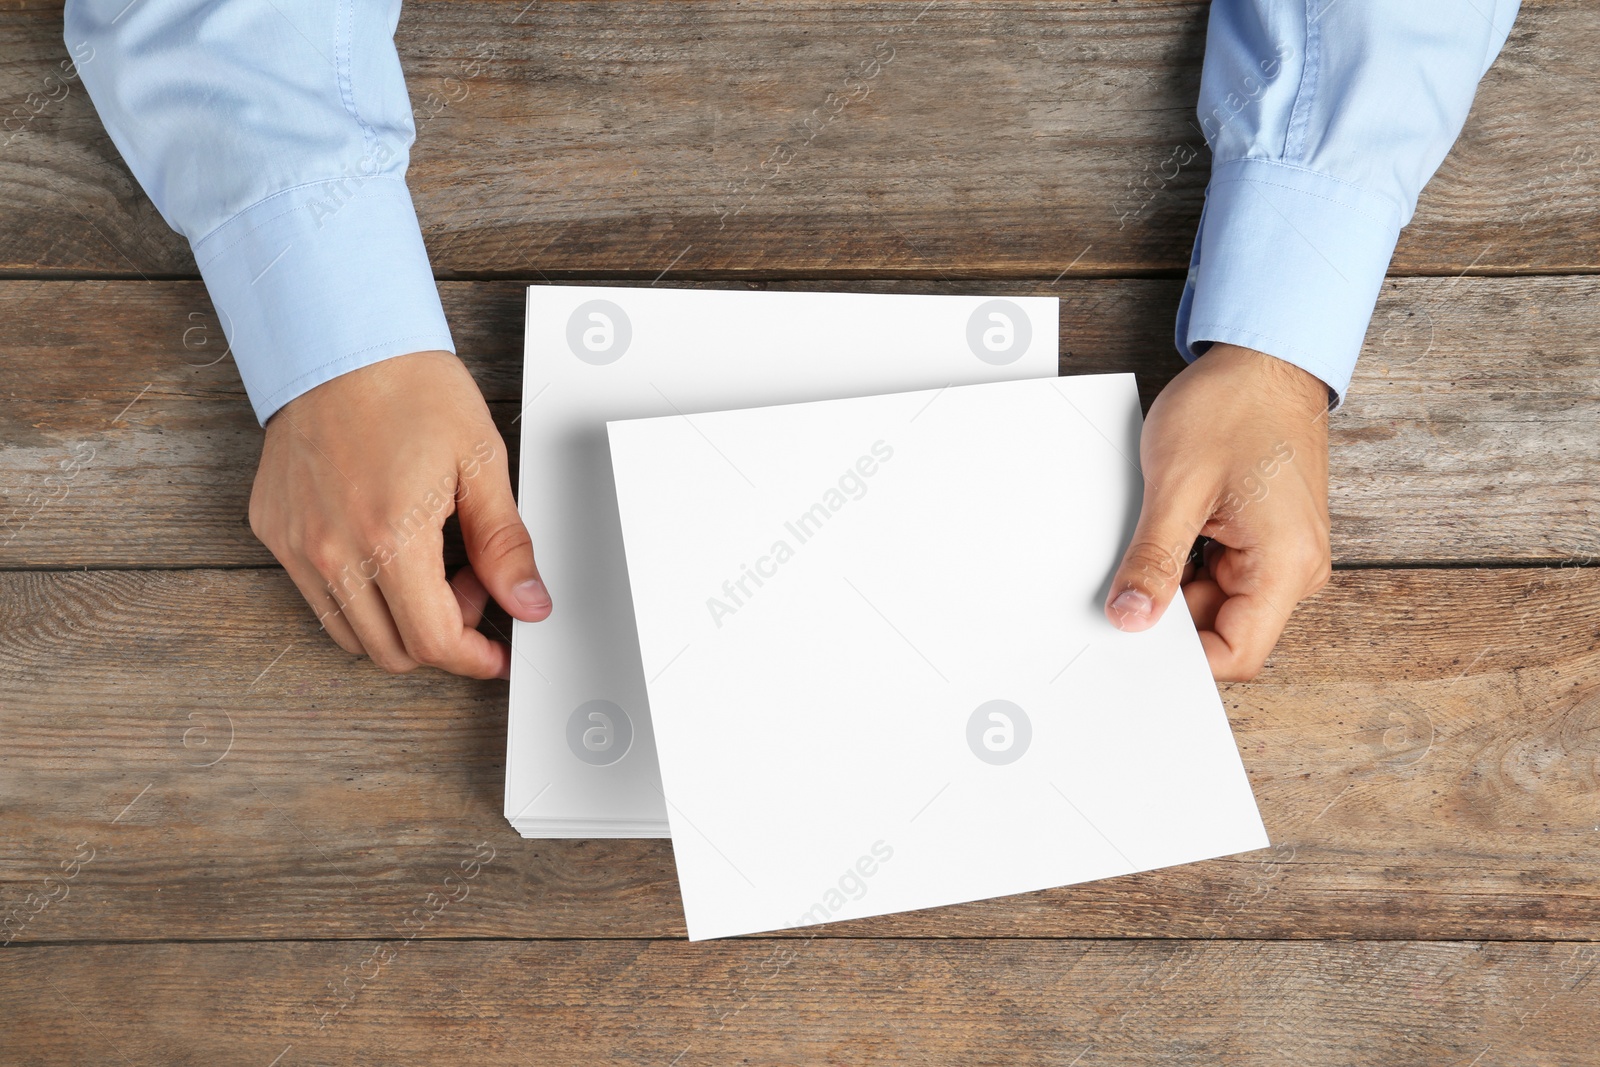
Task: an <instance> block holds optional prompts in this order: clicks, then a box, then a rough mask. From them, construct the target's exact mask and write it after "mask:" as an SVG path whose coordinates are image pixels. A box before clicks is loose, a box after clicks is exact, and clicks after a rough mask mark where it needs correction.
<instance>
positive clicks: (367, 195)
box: [194, 175, 405, 267]
mask: <svg viewBox="0 0 1600 1067" xmlns="http://www.w3.org/2000/svg"><path fill="white" fill-rule="evenodd" d="M349 180H350V179H349V178H322V179H319V180H317V181H314V182H306V183H304V184H303V185H296V186H295V187H294V188H292V189H284V190H282V191H281V192H276V193H273V194H272V195H271V196H268V197H263V198H262V199H260V200H257V201H256V202H255V203H254V204H251V205H250V206H249V207H247V208H245V209H244V210H243V211H241V212H239V213H238V214H237V215H234V216H233V217H232V218H230V219H229V220H228V221H227V222H224V223H223V224H222V225H221V226H218V227H217V228H216V229H214V230H212V231H211V232H210V233H208V234H206V235H205V236H204V237H202V238H201V239H200V240H198V241H196V242H195V243H194V247H195V248H199V247H200V246H201V245H203V244H205V243H206V242H207V241H209V240H211V238H212V237H214V236H216V235H217V234H218V233H220V232H221V231H222V230H224V229H226V228H227V227H228V226H229V225H230V224H231V223H233V222H235V221H236V220H238V219H240V218H242V217H243V216H245V215H247V214H249V213H250V212H252V211H254V210H255V209H256V208H258V207H260V206H261V205H263V204H268V203H271V202H272V201H273V200H276V199H277V198H278V197H280V196H288V195H289V194H290V193H297V192H300V191H301V190H303V189H311V188H315V187H316V186H319V185H333V184H335V183H336V182H346V181H349ZM368 180H369V181H370V180H373V179H368ZM378 180H381V181H385V182H395V183H397V184H399V185H400V187H401V188H402V189H404V188H405V183H404V182H402V181H400V179H398V178H393V177H389V176H388V175H381V176H378ZM380 195H382V196H392V195H393V190H388V189H383V188H378V189H371V190H362V191H361V192H357V193H353V194H352V195H350V196H349V197H347V198H346V199H344V200H342V201H340V206H341V207H342V206H343V205H344V204H348V203H350V202H351V201H352V200H371V199H374V198H377V197H379V196H380ZM308 206H309V205H306V204H296V205H295V206H294V207H288V208H284V209H283V210H282V211H280V212H278V213H277V214H276V215H269V216H268V217H266V218H264V219H261V220H259V221H257V222H255V223H254V224H253V225H251V227H250V228H249V229H247V230H245V231H244V232H243V233H241V234H239V235H238V236H237V237H235V238H234V239H233V240H232V241H230V242H228V243H227V244H225V245H223V246H222V247H221V248H219V249H217V250H215V251H214V252H212V253H210V254H209V255H207V256H206V258H205V260H204V261H203V262H197V263H196V266H202V267H203V266H205V265H206V264H208V263H213V262H215V261H216V259H217V257H218V256H220V255H222V254H223V253H224V252H226V251H228V250H229V249H231V248H233V247H234V246H235V245H237V244H238V243H239V242H241V241H243V240H245V239H247V238H248V237H249V236H250V235H251V234H253V233H255V232H256V231H257V230H259V229H261V228H262V227H263V226H265V225H267V224H268V223H271V222H276V221H277V220H278V219H281V218H283V217H284V216H285V215H293V214H294V213H295V212H297V211H304V210H305V209H306V208H307V207H308Z"/></svg>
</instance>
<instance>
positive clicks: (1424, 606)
mask: <svg viewBox="0 0 1600 1067" xmlns="http://www.w3.org/2000/svg"><path fill="white" fill-rule="evenodd" d="M0 618H4V619H5V620H6V625H5V627H4V629H3V632H0V736H3V737H5V738H6V745H5V747H4V750H3V753H0V768H3V773H0V810H3V811H4V813H5V816H4V821H5V825H6V833H5V834H4V835H0V904H3V905H5V906H7V907H9V906H13V905H18V904H20V903H21V902H23V901H24V900H25V899H26V898H27V894H29V893H37V894H40V896H39V897H38V899H43V896H44V895H47V894H48V895H53V896H56V897H60V898H61V899H59V900H58V901H56V902H55V903H52V904H49V905H47V906H43V907H42V908H41V909H40V910H39V912H38V914H37V915H32V916H31V918H30V919H28V920H27V921H26V922H25V923H24V924H23V926H22V927H21V928H20V929H18V930H17V931H16V932H17V934H18V939H19V941H57V940H78V939H89V940H102V939H115V940H123V939H146V938H160V939H184V940H188V939H213V938H307V937H387V936H392V935H393V934H394V931H395V930H396V929H397V928H400V927H401V926H402V924H403V923H404V921H405V918H406V916H407V915H408V914H409V913H410V909H412V908H414V907H416V906H417V905H418V902H419V901H420V900H421V899H423V897H424V896H425V895H426V894H428V893H429V892H435V891H437V890H438V887H439V885H440V884H441V883H442V881H443V879H444V877H445V876H446V875H447V874H450V873H451V872H452V871H453V870H455V869H456V868H457V867H458V866H459V865H460V863H461V862H462V861H463V860H464V859H466V858H468V857H470V856H472V855H473V853H474V849H475V847H476V846H478V845H479V844H485V845H486V847H487V848H489V849H491V850H493V851H494V858H493V862H491V863H489V864H487V865H486V866H485V867H484V869H483V870H482V872H481V874H480V876H479V877H478V880H477V883H476V888H475V889H474V890H473V891H472V895H471V898H470V901H469V902H467V903H465V904H464V905H463V906H462V907H452V908H451V910H450V911H449V913H448V915H447V916H445V917H442V919H441V921H440V922H439V923H438V925H437V926H435V927H433V928H432V929H431V930H430V933H429V936H445V937H577V938H615V937H664V936H666V937H675V936H681V935H682V931H683V927H682V916H681V911H680V905H679V900H678V892H677V886H676V881H675V875H674V868H673V865H672V857H671V850H670V847H669V845H668V843H667V842H662V841H653V842H651V841H646V842H639V841H612V842H606V841H522V840H521V839H519V838H517V837H516V836H515V835H514V834H513V833H512V831H511V830H510V828H509V826H508V825H507V824H506V823H505V822H504V821H503V820H502V818H501V815H500V802H501V785H502V781H503V776H504V770H503V766H504V765H503V753H504V743H505V693H506V689H505V686H504V684H496V683H478V682H471V681H467V680H462V679H457V678H450V677H446V676H444V675H442V674H439V673H437V672H432V671H422V672H418V673H416V674H413V675H409V676H401V677H391V676H388V675H385V674H383V673H382V672H381V671H379V670H378V669H377V668H375V667H374V666H372V665H371V664H370V663H367V662H365V661H357V660H354V659H352V658H351V657H350V656H348V655H346V654H345V653H343V652H341V651H339V650H338V649H337V648H336V647H335V646H334V645H333V644H332V643H331V642H329V641H328V640H327V639H326V637H325V636H323V635H322V634H320V633H319V632H317V630H316V629H315V624H314V621H313V620H312V619H311V617H310V615H309V612H308V611H307V610H306V609H305V608H304V606H303V605H302V604H301V603H300V601H299V599H298V595H297V594H296V593H295V592H294V590H293V588H292V587H291V586H290V584H289V583H288V581H287V580H286V579H285V578H284V577H283V576H282V574H281V573H278V572H275V571H255V570H242V571H240V570H235V571H205V570H200V571H181V572H179V571H144V572H127V571H124V572H89V573H75V572H57V573H40V572H12V573H8V574H4V575H0ZM1224 703H1225V705H1226V707H1227V709H1228V712H1229V715H1230V717H1231V719H1232V722H1233V726H1234V730H1235V733H1236V737H1237V740H1238V744H1239V746H1240V750H1241V753H1242V754H1243V757H1244V761H1245V766H1246V768H1247V770H1248V772H1249V774H1250V777H1251V782H1252V785H1253V787H1254V789H1255V793H1256V796H1257V798H1258V801H1259V803H1260V805H1261V809H1262V813H1263V818H1264V820H1265V822H1266V825H1267V829H1268V831H1269V834H1270V835H1271V839H1272V840H1273V842H1274V847H1273V848H1271V849H1267V850H1262V851H1260V852H1256V853H1247V854H1244V855H1241V856H1237V857H1233V858H1229V859H1222V860H1214V861H1210V862H1206V863H1199V864H1193V865H1189V866H1184V867H1179V868H1175V869H1172V870H1167V871H1154V872H1147V873H1144V874H1139V875H1133V876H1129V877H1125V878H1118V879H1113V880H1109V881H1104V882H1099V883H1094V884H1091V885H1086V886H1079V887H1076V888H1066V889H1060V890H1054V891H1050V892H1044V893H1035V894H1029V895H1026V896H1021V897H1012V898H1006V899H1003V900H994V901H985V902H981V903H976V904H970V905H964V906H961V907H956V908H946V909H938V910H934V911H928V912H920V913H914V914H908V915H899V916H889V917H883V918H877V919H869V920H862V921H860V922H856V923H851V924H845V925H842V926H839V927H825V928H820V929H822V930H823V932H824V933H825V934H826V935H827V936H896V937H902V936H915V937H1136V938H1149V937H1156V938H1167V937H1194V938H1235V937H1249V938H1260V937H1268V938H1329V937H1331V938H1348V937H1362V938H1421V939H1438V938H1446V939H1448V938H1494V939H1501V938H1509V939H1519V938H1550V939H1573V938H1589V939H1600V855H1597V854H1596V852H1595V849H1594V847H1593V844H1594V835H1595V825H1596V817H1595V813H1596V811H1597V801H1600V791H1597V784H1600V783H1597V777H1600V569H1595V568H1550V569H1530V570H1486V571H1478V570H1465V569H1462V570H1442V571H1423V570H1418V571H1346V572H1340V573H1339V574H1338V575H1336V577H1335V579H1334V582H1333V584H1332V586H1331V587H1330V588H1329V589H1328V590H1327V591H1325V592H1324V593H1323V594H1322V595H1321V596H1319V597H1318V598H1316V599H1314V600H1312V601H1311V602H1309V603H1308V604H1307V605H1306V606H1304V607H1303V608H1302V609H1301V610H1300V611H1299V612H1298V613H1297V614H1296V615H1295V617H1294V619H1293V620H1292V621H1291V623H1290V627H1289V631H1288V633H1287V634H1286V636H1285V637H1284V640H1283V642H1282V644H1281V645H1280V646H1279V648H1278V650H1277V652H1276V653H1275V654H1274V656H1273V658H1272V660H1271V662H1270V663H1269V665H1268V668H1267V670H1266V672H1265V674H1264V676H1263V678H1262V680H1261V681H1260V682H1258V683H1256V684H1251V685H1235V686H1229V687H1226V688H1225V690H1224ZM80 844H86V846H87V848H88V849H92V850H93V851H94V856H93V858H92V861H91V862H88V863H87V864H85V865H83V866H82V867H81V869H79V870H78V871H76V872H75V876H74V877H72V878H71V879H69V880H67V881H66V882H65V883H64V886H65V888H64V889H63V888H60V887H58V886H56V885H47V884H46V882H45V879H46V878H50V877H54V878H57V879H60V878H61V877H62V873H63V871H65V870H68V869H69V868H70V864H71V862H72V860H73V858H74V857H75V856H77V855H78V854H79V846H80ZM64 863H66V864H68V865H69V866H68V867H63V864H64ZM63 893H65V896H62V894H63ZM33 906H35V907H36V906H38V905H33Z"/></svg>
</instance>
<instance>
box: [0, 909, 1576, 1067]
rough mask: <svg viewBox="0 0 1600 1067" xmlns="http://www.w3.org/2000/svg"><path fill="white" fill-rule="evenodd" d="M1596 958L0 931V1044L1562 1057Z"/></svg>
mask: <svg viewBox="0 0 1600 1067" xmlns="http://www.w3.org/2000/svg"><path fill="white" fill-rule="evenodd" d="M1597 960H1600V946H1597V945H1594V944H1582V945H1554V944H1518V943H1494V942H1490V943H1486V944H1462V943H1459V942H1433V943H1421V944H1419V943H1415V942H1406V941H1399V942H1394V941H1377V942H1374V941H1359V942H1338V943H1333V944H1316V943H1304V942H1298V943H1296V942H1207V941H1200V942H1192V941H1175V942H1165V943H1128V942H1116V941H1112V942H1105V941H1090V942H1070V941H1020V942H1018V941H998V942H996V941H990V942H974V941H962V942H939V941H855V940H828V939H821V938H819V939H816V940H812V941H802V942H796V941H787V942H772V941H736V942H708V943H700V944H684V943H679V942H638V941H623V942H598V943H597V942H533V943H505V942H454V943H450V942H445V943H440V942H410V943H406V942H402V941H394V942H387V943H378V944H374V943H370V942H361V941H358V942H343V943H339V942H335V943H327V942H324V943H317V944H211V945H195V944H176V945H173V944H168V945H104V946H93V947H89V946H77V947H72V948H61V947H38V948H24V949H21V950H14V951H12V952H8V953H5V954H4V955H0V1014H3V1016H4V1017H5V1019H6V1023H7V1025H6V1026H5V1027H4V1028H0V1056H3V1057H4V1058H5V1060H6V1062H7V1063H11V1064H15V1065H16V1067H28V1065H35V1064H46V1063H64V1062H70V1063H121V1064H127V1065H129V1067H133V1065H141V1064H147V1063H149V1064H161V1065H163V1067H187V1065H210V1064H216V1063H229V1064H233V1063H238V1064H259V1065H266V1064H269V1063H278V1064H281V1065H283V1067H293V1065H296V1064H332V1063H383V1064H396V1065H399V1064H438V1063H449V1062H458V1061H460V1060H461V1059H463V1058H465V1053H464V1052H463V1050H465V1049H470V1050H471V1053H470V1056H471V1061H472V1062H473V1063H481V1064H487V1065H495V1064H517V1065H523V1064H527V1063H530V1062H536V1063H539V1064H548V1065H552V1067H555V1065H562V1064H574V1065H583V1067H589V1065H592V1064H658V1065H659V1064H669V1063H671V1064H675V1065H677V1067H697V1065H705V1064H726V1063H739V1064H745V1065H750V1067H761V1065H769V1064H770V1065H788V1064H846V1063H848V1064H862V1063H884V1064H919V1065H943V1064H949V1065H951V1067H989V1065H998V1064H1021V1063H1026V1064H1050V1065H1055V1067H1068V1065H1071V1064H1076V1065H1078V1067H1103V1065H1110V1064H1117V1065H1135V1067H1137V1065H1144V1064H1172V1063H1208V1064H1210V1063H1241V1064H1257V1063H1259V1064H1297V1065H1299V1064H1304V1065H1308V1067H1323V1065H1326V1067H1346V1065H1348V1064H1407V1065H1415V1067H1460V1065H1464V1064H1466V1063H1469V1062H1471V1061H1472V1060H1473V1058H1474V1057H1478V1063H1480V1064H1504V1063H1537V1064H1544V1065H1550V1067H1565V1065H1573V1067H1577V1065H1589V1064H1592V1063H1593V1062H1594V1033H1593V1020H1594V1017H1595V1014H1596V1012H1597V1011H1600V983H1596V982H1592V981H1588V980H1587V979H1588V977H1589V976H1590V972H1592V970H1593V969H1594V967H1595V964H1596V961H1597ZM369 961H370V962H369ZM330 987H332V988H330ZM335 1008H342V1010H339V1011H337V1013H335V1011H334V1009H335ZM535 1050H536V1051H535ZM274 1057H278V1059H277V1060H274Z"/></svg>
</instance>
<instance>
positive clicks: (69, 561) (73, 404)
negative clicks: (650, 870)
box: [0, 276, 1600, 567]
mask: <svg viewBox="0 0 1600 1067" xmlns="http://www.w3.org/2000/svg"><path fill="white" fill-rule="evenodd" d="M734 284H738V283H734ZM754 284H759V285H766V284H767V283H754ZM772 287H775V288H793V289H806V288H811V289H816V288H833V289H837V288H840V286H839V284H838V283H827V282H809V283H800V282H793V283H772ZM848 288H850V289H856V290H863V291H876V292H891V291H892V292H941V293H950V292H996V293H1016V294H1039V295H1055V296H1059V297H1060V299H1061V324H1062V325H1061V337H1060V346H1061V352H1062V359H1061V370H1062V372H1063V373H1066V374H1079V373H1095V372H1106V371H1133V372H1135V373H1136V374H1138V376H1139V380H1140V384H1141V389H1142V391H1143V393H1144V395H1145V397H1146V399H1147V400H1148V399H1150V398H1151V397H1153V396H1154V395H1155V393H1156V392H1157V391H1159V389H1160V388H1161V386H1162V385H1163V384H1165V382H1166V381H1167V380H1169V379H1170V377H1171V376H1172V375H1173V374H1174V373H1176V372H1177V371H1178V370H1179V369H1180V368H1181V366H1182V362H1181V360H1180V359H1179V358H1178V356H1177V354H1176V352H1175V351H1174V350H1173V348H1172V342H1171V323H1172V318H1173V314H1174V311H1175V306H1176V301H1177V297H1178V292H1179V286H1178V284H1177V283H1176V282H1168V281H1151V280H1129V279H1122V280H1110V279H1108V280H1067V279H1063V280H1062V281H1060V282H1058V283H1056V284H1054V285H1041V284H1037V283H1017V282H976V283H973V282H969V283H935V282H855V283H851V284H849V285H848ZM443 294H444V302H445V307H446V311H447V313H448V314H449V315H450V318H451V321H452V323H454V330H455V336H456V342H457V346H458V348H459V350H460V351H461V353H462V355H463V357H464V358H465V359H466V360H467V362H468V364H469V365H470V366H471V367H472V370H473V372H474V374H475V375H476V376H477V378H478V381H479V383H480V384H481V386H482V387H483V390H484V393H485V395H486V396H487V397H488V398H489V400H490V402H491V406H492V408H493V410H494V411H495V414H496V417H497V419H498V420H499V422H500V424H501V426H502V428H503V429H504V430H505V431H507V433H508V435H509V436H510V440H511V446H512V452H513V455H514V454H515V445H516V436H515V431H516V426H515V425H514V420H515V419H516V418H517V400H518V397H519V396H520V391H521V338H522V307H523V296H522V288H521V286H520V285H517V284H515V283H510V282H493V283H490V282H474V283H445V284H444V286H443ZM1597 333H1600V279H1595V278H1591V277H1581V276H1580V277H1566V278H1523V279H1500V278H1475V279H1454V278H1450V279H1439V278H1417V279H1397V280H1393V281H1391V283H1390V284H1389V286H1388V287H1387V288H1386V290H1385V292H1384V294H1383V296H1382V298H1381V300H1380V302H1379V305H1378V309H1377V313H1376V315H1375V317H1374V319H1373V324H1372V328H1371V330H1370V331H1369V334H1368V342H1367V347H1366V350H1365V352H1364V354H1363V357H1362V361H1361V364H1360V367H1359V369H1358V371H1357V376H1356V381H1355V383H1354V386H1353V388H1352V390H1351V395H1350V400H1349V402H1348V403H1347V404H1346V405H1345V407H1344V408H1343V409H1342V410H1340V411H1339V412H1337V413H1335V414H1334V415H1333V416H1332V417H1331V418H1332V421H1331V427H1332V464H1333V466H1332V488H1331V492H1332V499H1331V507H1332V514H1333V522H1334V554H1335V559H1336V561H1338V562H1340V563H1344V564H1356V563H1359V564H1372V563H1392V562H1396V561H1405V562H1430V561H1431V562H1441V561H1448V562H1456V561H1483V560H1501V561H1530V560H1531V561H1556V560H1566V559H1583V558H1593V557H1596V556H1600V521H1597V520H1600V508H1597V506H1596V489H1595V487H1596V485H1597V484H1600V435H1596V433H1595V430H1594V428H1595V426H1596V425H1600V350H1597V349H1596V348H1595V346H1594V345H1593V343H1592V338H1594V337H1595V336H1596V335H1597ZM224 353H225V348H224V347H223V340H222V338H221V335H220V332H219V331H218V330H217V328H216V320H215V318H214V317H213V312H212V310H211V307H210V304H209V303H208V302H207V300H206V298H205V293H204V290H203V288H202V287H201V286H200V285H199V284H198V283H193V282H159V283H153V284H150V283H144V282H115V281H82V282H37V281H10V282H0V397H3V402H0V440H4V441H6V443H7V446H8V447H7V448H6V449H5V450H4V452H0V567H79V566H91V567H105V566H118V567H124V566H134V567H139V566H162V567H167V566H229V565H241V564H245V565H258V564H266V563H270V562H271V557H270V556H269V555H268V554H267V552H266V550H265V549H264V548H262V547H261V545H259V544H258V543H257V542H256V540H255V538H254V536H252V535H251V533H250V530H249V527H248V523H247V521H246V512H247V503H248V500H249V491H250V484H251V481H252V479H253V477H254V471H255V464H256V461H257V458H258V457H259V455H260V431H259V429H258V428H257V426H256V424H255V419H254V417H253V416H252V415H251V413H250V409H249V405H248V403H247V402H246V400H245V397H244V392H243V389H242V387H241V386H240V384H239V380H238V374H237V371H236V369H235V368H234V367H233V366H232V361H231V360H230V359H227V358H223V357H224ZM76 457H88V458H87V462H84V463H78V462H77V459H76ZM63 464H67V465H68V466H69V467H71V468H72V469H71V470H70V472H63V471H62V470H61V467H62V465H63ZM51 479H54V480H53V481H52V480H51ZM51 494H54V495H51ZM452 552H454V553H456V555H454V556H453V557H452V558H453V559H459V558H460V557H459V547H458V546H457V547H453V548H452Z"/></svg>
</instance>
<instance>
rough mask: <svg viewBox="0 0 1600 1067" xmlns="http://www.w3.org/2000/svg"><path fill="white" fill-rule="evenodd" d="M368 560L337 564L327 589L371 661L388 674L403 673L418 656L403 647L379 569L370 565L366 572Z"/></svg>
mask: <svg viewBox="0 0 1600 1067" xmlns="http://www.w3.org/2000/svg"><path fill="white" fill-rule="evenodd" d="M372 562H375V561H373V560H372V559H371V557H369V558H368V559H367V560H363V561H362V563H361V564H360V565H359V566H347V567H343V568H341V570H340V571H339V572H338V573H337V574H335V575H334V576H333V578H332V579H331V580H330V581H329V585H331V586H332V589H331V593H332V595H333V597H334V598H335V599H336V600H338V601H339V603H340V606H341V608H342V610H343V613H344V617H345V619H346V620H347V621H348V622H349V623H350V628H351V629H353V630H354V631H355V632H356V636H357V637H358V638H360V639H361V645H362V647H363V648H365V649H366V651H367V655H368V657H370V658H371V660H372V662H374V663H376V664H377V665H378V666H380V667H382V668H383V669H384V670H386V671H388V672H389V673H390V674H405V673H406V672H408V671H413V670H416V668H417V665H418V660H416V659H415V658H413V657H412V656H411V655H410V654H409V653H408V652H407V651H406V646H405V642H404V641H403V640H402V639H401V637H400V629H399V627H398V626H397V625H396V624H395V620H394V616H393V615H392V614H391V613H390V610H389V603H388V599H387V598H386V597H385V596H384V595H383V590H382V589H381V588H380V587H379V585H378V582H377V579H378V578H379V577H381V576H382V573H383V572H382V570H381V569H374V570H373V573H372V575H371V576H370V577H369V576H368V575H367V573H366V568H367V566H368V565H369V564H371V563H372Z"/></svg>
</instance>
